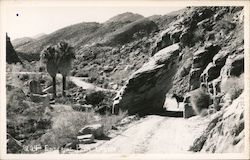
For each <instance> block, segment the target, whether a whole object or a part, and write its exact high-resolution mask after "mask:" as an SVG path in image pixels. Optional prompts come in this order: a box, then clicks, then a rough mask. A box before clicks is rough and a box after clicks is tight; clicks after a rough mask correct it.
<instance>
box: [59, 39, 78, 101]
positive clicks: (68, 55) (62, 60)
mask: <svg viewBox="0 0 250 160" xmlns="http://www.w3.org/2000/svg"><path fill="white" fill-rule="evenodd" d="M56 52H57V53H58V59H57V60H58V62H57V64H58V72H59V73H61V74H62V77H63V79H62V81H63V87H62V95H63V96H65V92H64V91H65V89H66V77H67V75H68V73H69V71H70V69H71V64H72V60H73V59H74V58H75V53H74V49H73V47H71V46H70V45H69V44H68V43H66V42H64V41H62V42H59V43H58V44H57V45H56Z"/></svg>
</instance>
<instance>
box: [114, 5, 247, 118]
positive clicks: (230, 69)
mask: <svg viewBox="0 0 250 160" xmlns="http://www.w3.org/2000/svg"><path fill="white" fill-rule="evenodd" d="M242 16H243V8H242V7H191V8H189V9H187V10H186V12H184V13H183V14H181V15H179V18H178V19H177V20H176V21H173V22H172V23H171V24H170V25H169V26H170V27H169V28H167V29H166V30H164V31H162V33H161V34H160V35H159V38H158V39H157V40H156V42H155V43H154V45H153V49H152V55H154V56H153V57H151V58H150V60H149V62H148V63H146V64H145V65H143V66H142V67H141V68H140V69H139V70H138V71H136V72H135V73H134V74H133V75H132V76H131V77H130V79H129V80H128V81H127V83H126V85H125V87H123V89H122V90H121V91H120V93H119V94H118V95H117V98H116V99H117V100H116V101H115V105H114V106H115V108H116V109H115V110H119V109H128V111H129V113H145V112H148V111H150V112H151V110H154V109H153V108H155V109H156V110H157V111H158V110H159V108H160V107H161V106H162V102H163V101H164V100H165V94H166V93H173V92H175V93H177V94H179V95H185V94H187V93H188V92H189V91H192V90H194V89H196V88H198V87H199V85H200V83H205V84H207V86H208V91H209V92H210V93H211V95H214V96H215V95H217V94H218V93H219V92H220V88H219V85H220V83H221V81H222V79H227V78H228V77H231V76H239V75H240V74H241V73H243V72H244V48H243V19H242ZM177 46H178V47H177ZM155 102H157V103H158V104H155ZM156 110H155V111H156Z"/></svg>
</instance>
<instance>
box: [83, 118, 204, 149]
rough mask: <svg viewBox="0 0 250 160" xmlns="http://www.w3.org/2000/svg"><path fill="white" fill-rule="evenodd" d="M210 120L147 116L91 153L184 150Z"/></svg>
mask: <svg viewBox="0 0 250 160" xmlns="http://www.w3.org/2000/svg"><path fill="white" fill-rule="evenodd" d="M207 123H208V120H204V119H202V118H200V117H193V118H190V119H183V118H172V117H163V116H156V115H154V116H147V117H146V118H143V119H141V120H139V121H138V122H134V123H132V124H130V126H128V129H127V130H125V131H124V132H123V133H121V134H120V135H118V136H116V137H114V138H112V139H111V140H109V141H106V142H105V143H102V145H98V146H97V147H96V148H95V149H93V150H91V151H90V152H88V153H123V154H133V153H185V152H188V149H189V147H190V145H191V144H192V143H193V141H194V140H195V138H197V137H198V136H199V135H200V134H201V132H202V131H203V130H204V129H205V127H206V126H207Z"/></svg>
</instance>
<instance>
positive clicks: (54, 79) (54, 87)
mask: <svg viewBox="0 0 250 160" xmlns="http://www.w3.org/2000/svg"><path fill="white" fill-rule="evenodd" d="M52 78H53V98H54V99H55V98H56V76H54V77H52Z"/></svg>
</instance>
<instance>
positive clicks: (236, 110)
mask: <svg viewBox="0 0 250 160" xmlns="http://www.w3.org/2000/svg"><path fill="white" fill-rule="evenodd" d="M244 107H245V105H244V94H241V96H240V97H238V98H237V99H236V100H235V101H234V102H233V103H232V104H231V105H229V106H228V107H227V108H225V109H224V110H221V111H220V112H217V113H216V114H215V115H213V117H212V119H213V120H212V121H211V122H210V124H209V126H208V127H207V128H206V130H205V131H204V133H203V134H202V135H201V136H200V137H199V138H197V139H196V140H195V142H194V144H193V146H192V147H191V148H190V150H191V151H194V152H210V153H222V152H224V153H225V152H227V153H233V152H242V151H244V146H245V143H244V140H245V133H244Z"/></svg>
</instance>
